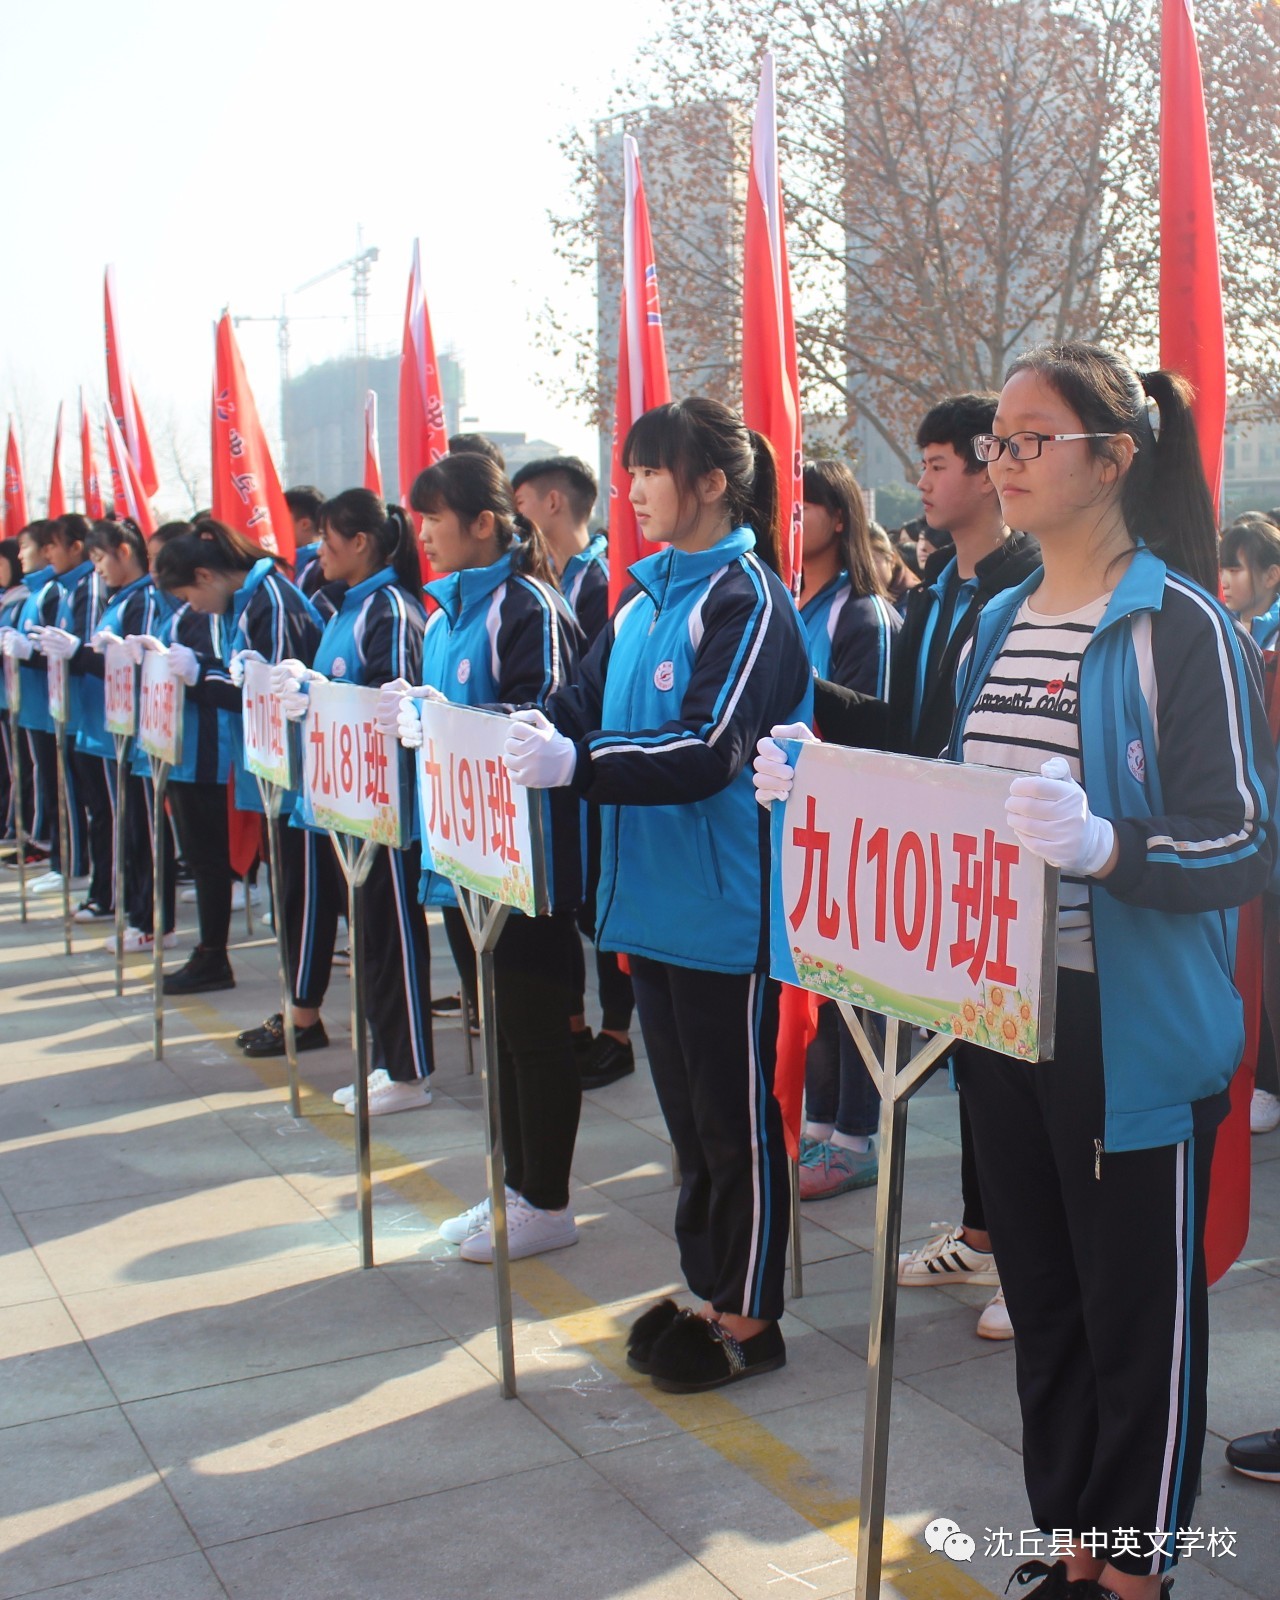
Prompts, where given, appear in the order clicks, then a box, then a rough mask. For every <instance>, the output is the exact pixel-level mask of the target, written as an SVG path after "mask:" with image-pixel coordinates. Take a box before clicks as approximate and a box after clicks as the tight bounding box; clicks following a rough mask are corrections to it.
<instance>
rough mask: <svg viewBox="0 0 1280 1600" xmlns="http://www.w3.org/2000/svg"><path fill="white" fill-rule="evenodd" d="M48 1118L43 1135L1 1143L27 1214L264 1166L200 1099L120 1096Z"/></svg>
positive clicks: (4, 1169)
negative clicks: (123, 1100)
mask: <svg viewBox="0 0 1280 1600" xmlns="http://www.w3.org/2000/svg"><path fill="white" fill-rule="evenodd" d="M103 1112H108V1113H110V1114H108V1115H103V1114H102V1113H103ZM46 1121H47V1123H48V1129H47V1131H46V1132H45V1133H44V1134H43V1136H40V1137H34V1138H30V1139H26V1140H20V1141H17V1142H15V1143H13V1144H10V1145H8V1146H5V1147H3V1148H0V1188H3V1189H4V1192H5V1195H6V1197H7V1199H8V1201H9V1204H10V1205H11V1206H12V1207H13V1209H14V1210H15V1211H16V1212H18V1213H20V1214H21V1213H24V1212H28V1211H37V1210H39V1209H41V1208H42V1207H44V1206H65V1205H74V1204H77V1203H80V1202H84V1201H89V1200H111V1199H115V1198H118V1197H121V1196H128V1195H146V1194H156V1193H162V1192H165V1191H170V1190H176V1189H200V1188H206V1189H207V1188H212V1187H217V1186H218V1185H221V1184H226V1183H234V1182H236V1181H238V1180H240V1179H243V1178H255V1177H258V1176H260V1175H261V1173H262V1171H263V1164H262V1161H261V1159H260V1158H259V1157H258V1156H257V1155H255V1154H254V1152H253V1151H252V1150H250V1149H249V1147H248V1146H247V1145H246V1144H245V1143H244V1141H243V1140H242V1139H239V1138H237V1137H236V1135H235V1134H234V1133H232V1132H231V1131H230V1130H229V1129H227V1128H225V1127H224V1126H223V1125H222V1124H221V1123H220V1122H219V1121H218V1119H217V1118H216V1117H212V1116H210V1115H209V1114H208V1113H207V1112H205V1111H204V1108H203V1107H201V1106H200V1105H198V1104H194V1103H193V1104H185V1103H183V1102H174V1101H163V1102H156V1101H150V1102H146V1103H144V1104H141V1105H130V1104H120V1105H116V1106H113V1107H98V1108H96V1110H95V1111H94V1112H93V1113H91V1114H90V1113H86V1112H85V1111H83V1110H80V1109H77V1108H68V1109H67V1110H66V1111H53V1110H52V1109H50V1110H49V1111H48V1112H47V1113H46ZM64 1155H65V1157H66V1158H67V1159H65V1160H63V1159H61V1158H62V1157H63V1156H64Z"/></svg>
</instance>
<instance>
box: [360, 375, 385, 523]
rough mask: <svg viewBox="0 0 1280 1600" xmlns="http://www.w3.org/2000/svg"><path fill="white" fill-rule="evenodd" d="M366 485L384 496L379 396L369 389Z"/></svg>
mask: <svg viewBox="0 0 1280 1600" xmlns="http://www.w3.org/2000/svg"><path fill="white" fill-rule="evenodd" d="M364 486H365V488H366V489H372V491H373V492H374V494H376V495H377V496H378V498H379V499H381V498H382V463H381V462H380V461H379V460H378V397H377V395H376V394H375V393H374V392H373V390H372V389H369V390H368V391H366V393H365V397H364Z"/></svg>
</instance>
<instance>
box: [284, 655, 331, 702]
mask: <svg viewBox="0 0 1280 1600" xmlns="http://www.w3.org/2000/svg"><path fill="white" fill-rule="evenodd" d="M324 681H325V677H324V673H323V672H313V671H312V670H311V668H310V667H304V666H303V664H302V663H301V661H296V660H294V659H293V658H290V659H288V660H286V661H278V662H277V663H276V664H275V666H274V667H272V669H271V692H272V694H276V695H285V694H291V693H292V692H293V691H294V689H296V688H297V686H298V684H300V683H323V682H324Z"/></svg>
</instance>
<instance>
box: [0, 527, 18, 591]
mask: <svg viewBox="0 0 1280 1600" xmlns="http://www.w3.org/2000/svg"><path fill="white" fill-rule="evenodd" d="M0 561H7V562H8V563H9V576H8V579H7V580H6V581H5V582H4V583H0V592H2V591H3V590H5V589H13V588H16V587H17V585H18V584H20V583H21V582H22V563H21V561H20V560H19V559H18V541H17V540H16V539H0Z"/></svg>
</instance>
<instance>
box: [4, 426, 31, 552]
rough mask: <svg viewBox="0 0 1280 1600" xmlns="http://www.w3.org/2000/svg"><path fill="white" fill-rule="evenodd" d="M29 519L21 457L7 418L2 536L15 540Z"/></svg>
mask: <svg viewBox="0 0 1280 1600" xmlns="http://www.w3.org/2000/svg"><path fill="white" fill-rule="evenodd" d="M29 520H30V519H29V518H28V516H27V489H26V485H25V483H24V482H23V479H22V457H21V456H20V455H19V453H18V441H17V439H16V438H15V437H14V432H13V418H12V417H10V418H9V443H8V444H7V445H6V447H5V452H4V536H5V538H6V539H16V538H17V537H18V535H19V534H20V533H21V532H22V530H23V529H24V528H25V527H26V525H27V523H28V521H29Z"/></svg>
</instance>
